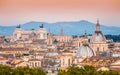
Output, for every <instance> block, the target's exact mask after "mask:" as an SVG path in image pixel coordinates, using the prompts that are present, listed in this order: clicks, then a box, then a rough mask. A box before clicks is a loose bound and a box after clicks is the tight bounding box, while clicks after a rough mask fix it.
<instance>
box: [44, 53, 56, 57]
mask: <svg viewBox="0 0 120 75" xmlns="http://www.w3.org/2000/svg"><path fill="white" fill-rule="evenodd" d="M57 55H58V52H48V53H46V55H45V56H47V57H54V56H57Z"/></svg>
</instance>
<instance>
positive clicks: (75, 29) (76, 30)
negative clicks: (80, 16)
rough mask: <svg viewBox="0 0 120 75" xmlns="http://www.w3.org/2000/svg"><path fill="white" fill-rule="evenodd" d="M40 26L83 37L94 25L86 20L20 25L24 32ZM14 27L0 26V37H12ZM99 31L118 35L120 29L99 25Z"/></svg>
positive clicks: (93, 28) (49, 30)
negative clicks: (62, 30)
mask: <svg viewBox="0 0 120 75" xmlns="http://www.w3.org/2000/svg"><path fill="white" fill-rule="evenodd" d="M42 24H44V27H45V28H47V30H48V32H51V33H53V34H58V35H59V34H60V30H61V28H63V29H64V33H65V34H66V35H84V33H85V31H87V34H93V33H94V31H95V25H96V24H94V23H91V22H88V21H86V20H81V21H76V22H56V23H47V22H35V21H31V22H28V23H25V24H22V25H21V28H23V29H26V30H31V29H36V30H37V29H38V28H39V26H41V25H42ZM16 26H17V25H16ZM16 26H0V35H12V34H13V32H14V30H15V28H16ZM101 31H102V32H103V34H112V35H118V34H120V27H114V26H105V25H101Z"/></svg>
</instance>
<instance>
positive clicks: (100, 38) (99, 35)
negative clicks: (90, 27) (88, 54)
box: [90, 21, 106, 43]
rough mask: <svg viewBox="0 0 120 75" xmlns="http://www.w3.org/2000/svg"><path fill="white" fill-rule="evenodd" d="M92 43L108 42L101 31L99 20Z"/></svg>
mask: <svg viewBox="0 0 120 75" xmlns="http://www.w3.org/2000/svg"><path fill="white" fill-rule="evenodd" d="M90 43H106V38H105V36H104V35H103V34H102V32H101V31H100V24H99V21H97V24H96V31H95V33H94V34H93V35H92V38H91V39H90Z"/></svg>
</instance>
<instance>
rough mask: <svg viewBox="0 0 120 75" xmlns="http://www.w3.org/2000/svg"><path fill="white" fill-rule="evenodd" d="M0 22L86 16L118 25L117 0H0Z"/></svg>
mask: <svg viewBox="0 0 120 75" xmlns="http://www.w3.org/2000/svg"><path fill="white" fill-rule="evenodd" d="M0 11H1V12H0V25H2V26H10V25H18V24H24V23H27V22H30V21H37V22H48V23H55V22H64V21H65V22H69V21H80V20H87V21H89V22H92V23H96V20H97V18H99V20H100V24H101V25H107V26H119V27H120V16H119V15H120V14H119V13H120V0H0Z"/></svg>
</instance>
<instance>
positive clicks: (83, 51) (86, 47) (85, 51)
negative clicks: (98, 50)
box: [76, 44, 96, 58]
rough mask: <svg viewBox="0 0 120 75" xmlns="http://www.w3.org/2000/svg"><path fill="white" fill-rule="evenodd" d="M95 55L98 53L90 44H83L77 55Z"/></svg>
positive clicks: (86, 56) (87, 56)
mask: <svg viewBox="0 0 120 75" xmlns="http://www.w3.org/2000/svg"><path fill="white" fill-rule="evenodd" d="M95 55H96V54H95V52H94V50H93V49H92V48H91V47H90V46H89V45H88V44H83V46H81V47H80V48H79V49H78V51H77V53H76V57H85V58H89V57H92V56H95Z"/></svg>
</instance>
